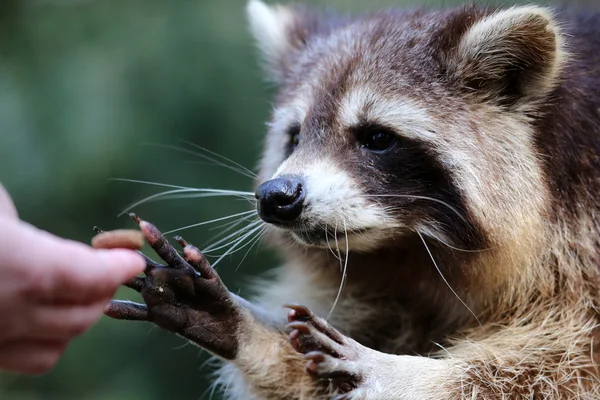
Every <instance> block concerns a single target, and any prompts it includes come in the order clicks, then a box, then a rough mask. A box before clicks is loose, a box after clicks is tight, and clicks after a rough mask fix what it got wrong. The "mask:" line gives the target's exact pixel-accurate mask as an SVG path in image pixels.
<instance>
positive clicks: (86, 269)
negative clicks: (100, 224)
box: [0, 185, 145, 374]
mask: <svg viewBox="0 0 600 400" xmlns="http://www.w3.org/2000/svg"><path fill="white" fill-rule="evenodd" d="M144 266H145V263H144V260H143V259H142V257H141V256H140V255H138V254H136V253H135V252H134V251H131V250H125V249H114V250H96V249H93V248H91V247H90V246H87V245H84V244H82V243H78V242H75V241H71V240H66V239H63V238H59V237H57V236H54V235H52V234H50V233H48V232H45V231H42V230H39V229H37V228H35V227H34V226H32V225H30V224H28V223H26V222H23V221H21V220H20V219H19V217H18V214H17V210H16V208H15V206H14V204H13V202H12V200H11V198H10V197H9V195H8V193H7V192H6V190H5V189H4V187H2V185H0V321H2V323H0V370H7V371H11V372H17V373H25V374H40V373H44V372H47V371H48V370H50V369H52V368H53V367H54V366H55V365H56V363H57V362H58V360H59V359H60V357H61V355H62V354H63V352H64V350H65V349H66V348H67V346H68V344H69V342H70V341H71V340H72V339H73V338H74V337H76V336H78V335H80V334H82V333H83V332H85V331H86V330H88V329H89V328H90V327H91V326H92V325H93V324H94V323H95V322H97V321H98V319H99V318H100V317H101V316H102V312H103V310H104V309H105V307H106V305H107V304H108V302H109V301H110V299H111V298H112V297H113V295H114V293H115V291H116V290H117V288H118V287H119V285H121V284H122V283H123V282H125V281H127V280H129V279H131V278H132V277H134V276H136V275H138V274H139V273H141V272H142V271H143V270H144Z"/></svg>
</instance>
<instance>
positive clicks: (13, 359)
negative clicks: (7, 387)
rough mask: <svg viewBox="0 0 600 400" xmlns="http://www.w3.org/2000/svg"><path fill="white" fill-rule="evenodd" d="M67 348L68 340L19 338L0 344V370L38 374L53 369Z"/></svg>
mask: <svg viewBox="0 0 600 400" xmlns="http://www.w3.org/2000/svg"><path fill="white" fill-rule="evenodd" d="M66 348H67V342H66V341H53V340H48V341H40V340H35V341H31V340H18V341H14V342H7V343H4V344H1V345H0V370H2V369H3V370H8V371H12V372H17V373H22V374H33V375H38V374H42V373H44V372H47V371H49V370H50V369H52V368H53V367H54V366H55V365H56V363H57V362H58V360H59V359H60V356H61V355H62V354H63V352H64V351H65V349H66Z"/></svg>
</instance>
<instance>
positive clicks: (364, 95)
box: [338, 88, 435, 140]
mask: <svg viewBox="0 0 600 400" xmlns="http://www.w3.org/2000/svg"><path fill="white" fill-rule="evenodd" d="M338 120H339V122H340V123H341V124H342V125H343V126H346V127H357V126H361V125H364V124H365V123H368V124H376V125H381V126H387V127H390V128H394V130H395V131H397V132H402V134H403V135H405V136H408V137H410V138H412V139H418V140H431V139H433V138H434V136H435V133H434V130H435V129H434V127H433V125H432V122H431V121H432V118H431V116H430V115H429V113H428V112H427V110H426V109H425V108H424V107H422V106H420V105H419V104H418V103H417V102H416V101H414V100H413V99H410V98H407V97H401V98H391V97H387V96H383V95H378V94H377V93H375V91H373V90H369V89H366V88H357V89H354V90H352V91H349V92H348V93H347V94H346V95H345V96H344V97H343V98H342V100H341V102H340V108H339V112H338Z"/></svg>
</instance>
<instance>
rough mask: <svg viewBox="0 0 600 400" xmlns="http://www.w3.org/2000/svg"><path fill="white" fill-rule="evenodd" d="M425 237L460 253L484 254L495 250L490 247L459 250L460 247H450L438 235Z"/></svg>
mask: <svg viewBox="0 0 600 400" xmlns="http://www.w3.org/2000/svg"><path fill="white" fill-rule="evenodd" d="M425 235H426V236H427V237H430V238H432V239H434V240H437V241H438V242H440V243H441V244H443V245H444V246H446V247H448V248H449V249H451V250H455V251H460V252H463V253H482V252H484V251H490V250H492V249H493V247H488V248H485V249H476V250H466V249H460V248H458V247H454V246H452V245H450V244H448V243H446V242H445V241H443V240H442V239H440V238H439V237H438V236H436V235H432V234H427V233H425Z"/></svg>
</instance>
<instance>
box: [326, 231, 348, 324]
mask: <svg viewBox="0 0 600 400" xmlns="http://www.w3.org/2000/svg"><path fill="white" fill-rule="evenodd" d="M344 234H345V235H346V259H345V260H344V268H343V269H342V281H341V282H340V288H339V289H338V292H337V295H336V296H335V300H334V301H333V305H332V306H331V310H329V314H327V318H326V319H329V317H331V314H332V313H333V310H335V306H337V303H338V301H339V300H340V297H341V295H342V290H344V285H345V283H346V272H347V268H348V255H349V253H350V251H349V250H350V249H349V248H348V246H349V245H348V229H346V220H344Z"/></svg>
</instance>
